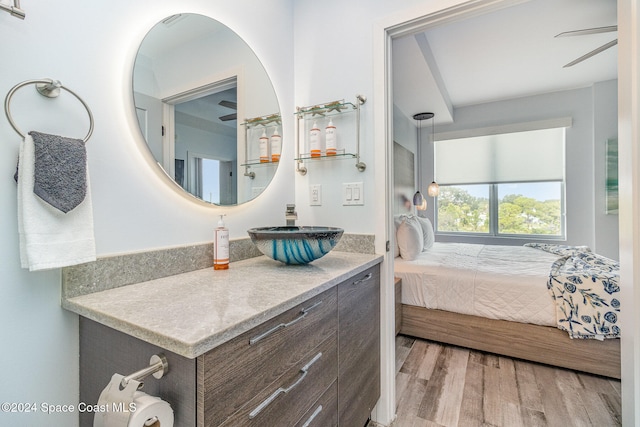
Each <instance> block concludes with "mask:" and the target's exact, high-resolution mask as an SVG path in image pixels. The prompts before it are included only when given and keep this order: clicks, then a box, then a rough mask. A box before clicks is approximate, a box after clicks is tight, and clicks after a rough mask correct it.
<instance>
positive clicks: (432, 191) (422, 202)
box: [413, 113, 440, 210]
mask: <svg viewBox="0 0 640 427" xmlns="http://www.w3.org/2000/svg"><path fill="white" fill-rule="evenodd" d="M434 116H435V114H433V113H418V114H414V115H413V118H414V120H417V121H418V122H420V121H422V120H428V119H432V122H431V135H432V137H433V135H434V129H433V128H434V124H433V121H435V120H433V118H434ZM421 128H422V126H421V125H420V124H418V144H417V154H418V162H420V160H422V157H421V156H420V146H421V138H420V136H421V134H422V131H421ZM421 181H422V168H419V169H418V183H420V182H421ZM419 187H420V185H419V184H418V188H419ZM439 192H440V189H439V188H438V184H436V182H435V181H433V182H432V183H431V184H429V187H428V188H427V194H428V195H429V196H431V197H436V196H437V195H438V194H439ZM413 205H414V206H416V208H417V209H418V210H425V209H427V200H426V199H425V198H424V196H423V195H422V193H420V190H418V191H416V194H414V195H413Z"/></svg>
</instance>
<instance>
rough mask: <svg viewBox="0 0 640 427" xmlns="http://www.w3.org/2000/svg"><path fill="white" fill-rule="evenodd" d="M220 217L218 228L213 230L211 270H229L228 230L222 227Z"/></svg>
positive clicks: (222, 223) (222, 222)
mask: <svg viewBox="0 0 640 427" xmlns="http://www.w3.org/2000/svg"><path fill="white" fill-rule="evenodd" d="M223 216H224V215H220V221H218V226H217V227H216V229H215V230H214V232H213V234H214V241H213V269H214V270H227V269H228V268H229V229H228V228H227V227H226V226H225V225H224V221H223V220H222V217H223Z"/></svg>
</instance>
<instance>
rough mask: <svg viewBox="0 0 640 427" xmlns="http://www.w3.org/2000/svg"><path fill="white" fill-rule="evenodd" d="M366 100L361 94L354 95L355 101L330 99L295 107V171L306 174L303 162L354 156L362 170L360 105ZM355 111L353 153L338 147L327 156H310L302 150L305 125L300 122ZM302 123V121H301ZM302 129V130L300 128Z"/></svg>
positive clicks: (357, 166) (363, 166) (361, 170)
mask: <svg viewBox="0 0 640 427" xmlns="http://www.w3.org/2000/svg"><path fill="white" fill-rule="evenodd" d="M366 101H367V98H366V97H364V96H363V95H356V101H355V103H353V102H348V101H345V100H339V101H332V102H327V103H324V104H317V105H312V106H308V107H297V108H296V112H295V115H296V119H297V121H298V126H297V128H298V129H297V132H296V157H295V161H296V171H297V172H298V173H300V174H301V175H306V173H307V168H306V166H305V165H304V163H305V162H313V161H318V160H330V159H345V158H355V159H356V168H357V169H358V170H359V171H360V172H363V171H364V170H365V169H366V167H367V165H366V164H365V163H364V162H361V161H360V106H361V105H362V104H364V103H365V102H366ZM354 111H355V112H356V120H355V121H356V123H355V128H356V129H355V148H356V150H355V153H348V152H346V150H345V149H339V150H338V153H337V154H336V155H331V156H328V155H326V154H323V155H321V156H315V157H312V156H311V154H310V153H305V152H303V150H304V149H303V145H304V142H305V138H304V137H301V135H300V134H301V133H305V134H306V128H307V126H305V125H301V122H305V121H309V123H310V122H311V121H312V120H313V121H315V120H318V119H324V118H325V117H330V116H336V115H340V114H345V113H350V112H354ZM303 124H304V123H303ZM301 129H303V130H301Z"/></svg>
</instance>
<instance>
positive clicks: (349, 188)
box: [342, 182, 364, 206]
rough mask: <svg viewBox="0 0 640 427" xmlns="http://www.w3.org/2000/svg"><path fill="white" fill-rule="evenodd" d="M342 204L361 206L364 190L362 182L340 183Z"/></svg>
mask: <svg viewBox="0 0 640 427" xmlns="http://www.w3.org/2000/svg"><path fill="white" fill-rule="evenodd" d="M342 205H343V206H363V205H364V191H363V187H362V182H348V183H344V184H342Z"/></svg>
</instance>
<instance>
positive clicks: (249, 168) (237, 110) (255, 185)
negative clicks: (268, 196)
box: [133, 14, 281, 205]
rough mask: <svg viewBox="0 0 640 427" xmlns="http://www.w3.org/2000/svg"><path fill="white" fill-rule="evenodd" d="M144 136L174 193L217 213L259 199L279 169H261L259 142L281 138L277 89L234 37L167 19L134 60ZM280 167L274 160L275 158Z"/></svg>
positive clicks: (200, 19) (210, 26)
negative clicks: (179, 192) (190, 196)
mask: <svg viewBox="0 0 640 427" xmlns="http://www.w3.org/2000/svg"><path fill="white" fill-rule="evenodd" d="M133 98H134V104H135V109H136V115H137V119H138V124H139V125H140V131H141V132H142V135H143V137H144V139H145V141H146V142H147V146H148V147H149V150H150V151H151V153H152V154H153V157H154V158H155V160H156V162H157V164H158V165H159V167H162V168H163V169H164V170H165V172H166V173H167V174H168V175H169V176H171V177H172V178H173V179H174V181H175V182H176V184H177V185H180V186H181V187H182V188H183V189H184V190H186V191H188V192H189V193H191V194H193V195H194V196H196V197H198V198H200V199H202V200H204V201H207V202H210V203H214V204H217V205H236V204H240V203H244V202H246V201H249V200H251V199H253V198H254V197H256V196H258V195H259V194H260V193H261V192H262V191H263V190H264V189H265V188H266V186H267V185H268V184H269V182H270V181H271V179H272V178H273V175H274V174H275V171H276V168H277V166H278V162H277V161H271V159H272V157H270V161H268V162H265V161H262V162H261V161H260V147H259V145H260V141H259V140H260V137H261V136H263V135H264V134H265V133H266V134H267V135H273V134H280V132H281V129H280V124H281V122H280V112H279V108H278V100H277V98H276V94H275V91H274V89H273V85H272V84H271V80H270V79H269V76H268V75H267V73H266V71H265V69H264V67H263V66H262V64H261V63H260V61H259V60H258V58H257V57H256V55H255V54H254V52H253V51H252V50H251V48H250V47H249V46H248V45H247V44H246V43H245V42H244V41H243V40H242V39H241V38H240V37H239V36H238V35H237V34H235V33H234V32H233V31H232V30H231V29H229V28H227V27H226V26H224V25H223V24H221V23H219V22H218V21H215V20H213V19H211V18H209V17H206V16H203V15H197V14H179V15H173V16H170V17H168V18H166V19H164V20H162V21H161V22H159V23H158V24H157V25H155V26H154V27H153V28H152V29H151V30H150V31H149V33H148V34H147V35H146V37H145V38H144V40H143V41H142V44H141V45H140V48H139V50H138V54H137V56H136V59H135V63H134V69H133ZM274 159H275V157H274Z"/></svg>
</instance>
